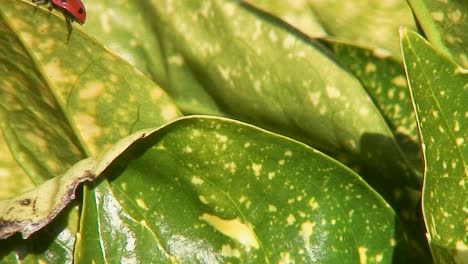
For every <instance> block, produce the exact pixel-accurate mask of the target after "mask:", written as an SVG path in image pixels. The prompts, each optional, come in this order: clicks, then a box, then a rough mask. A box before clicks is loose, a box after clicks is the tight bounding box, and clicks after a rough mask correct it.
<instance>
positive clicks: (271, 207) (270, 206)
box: [268, 204, 277, 212]
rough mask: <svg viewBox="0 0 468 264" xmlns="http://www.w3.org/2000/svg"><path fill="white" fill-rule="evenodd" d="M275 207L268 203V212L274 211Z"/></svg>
mask: <svg viewBox="0 0 468 264" xmlns="http://www.w3.org/2000/svg"><path fill="white" fill-rule="evenodd" d="M276 210H277V208H276V206H274V205H272V204H269V205H268V211H270V212H276Z"/></svg>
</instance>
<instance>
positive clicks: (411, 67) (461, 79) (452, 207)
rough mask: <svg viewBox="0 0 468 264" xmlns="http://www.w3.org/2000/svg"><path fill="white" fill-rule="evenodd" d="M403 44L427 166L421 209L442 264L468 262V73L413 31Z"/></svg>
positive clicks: (403, 33)
mask: <svg viewBox="0 0 468 264" xmlns="http://www.w3.org/2000/svg"><path fill="white" fill-rule="evenodd" d="M401 38H402V40H401V45H402V51H403V55H404V61H405V68H406V72H407V75H408V79H409V85H410V91H411V97H412V101H413V105H414V108H415V111H416V117H417V120H418V126H419V133H420V137H421V143H422V150H423V155H424V162H425V172H424V187H423V197H422V206H423V213H424V219H425V223H426V227H427V232H428V240H429V245H430V247H431V250H432V254H433V256H434V258H435V260H436V262H437V263H454V262H458V263H464V262H466V260H467V259H468V234H467V229H466V219H467V211H466V208H467V207H468V200H467V197H468V196H467V194H468V193H467V191H466V182H467V180H468V170H467V165H466V158H467V154H468V148H467V147H466V140H467V138H468V130H467V129H466V127H467V125H468V123H467V112H466V105H467V103H468V71H467V70H466V69H463V68H462V67H460V66H459V65H457V64H456V63H455V62H453V61H452V60H451V59H450V58H448V57H447V56H446V55H445V54H444V53H443V52H441V51H439V50H437V49H435V48H433V47H432V46H431V45H430V44H429V43H428V42H427V41H426V40H424V39H423V38H422V37H420V36H419V35H417V34H416V33H414V32H411V31H408V30H406V29H403V30H401Z"/></svg>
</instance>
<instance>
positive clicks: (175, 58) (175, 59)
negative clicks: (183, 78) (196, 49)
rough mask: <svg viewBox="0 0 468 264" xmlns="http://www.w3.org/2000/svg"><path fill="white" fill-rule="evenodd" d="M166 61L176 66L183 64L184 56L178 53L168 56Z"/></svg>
mask: <svg viewBox="0 0 468 264" xmlns="http://www.w3.org/2000/svg"><path fill="white" fill-rule="evenodd" d="M168 61H169V63H170V64H174V65H177V66H182V65H184V57H182V56H181V55H180V54H176V55H172V56H169V58H168Z"/></svg>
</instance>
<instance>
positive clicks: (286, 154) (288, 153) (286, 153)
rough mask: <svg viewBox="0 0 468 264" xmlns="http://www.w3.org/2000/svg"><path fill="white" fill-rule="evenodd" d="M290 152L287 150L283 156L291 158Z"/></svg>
mask: <svg viewBox="0 0 468 264" xmlns="http://www.w3.org/2000/svg"><path fill="white" fill-rule="evenodd" d="M292 154H293V153H292V151H290V150H287V151H286V152H284V155H285V156H287V157H292Z"/></svg>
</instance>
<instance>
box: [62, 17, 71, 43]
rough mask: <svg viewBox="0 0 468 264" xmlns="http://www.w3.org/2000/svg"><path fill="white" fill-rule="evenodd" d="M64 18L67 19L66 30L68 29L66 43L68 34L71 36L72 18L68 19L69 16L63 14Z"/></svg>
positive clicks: (68, 38)
mask: <svg viewBox="0 0 468 264" xmlns="http://www.w3.org/2000/svg"><path fill="white" fill-rule="evenodd" d="M64 15H65V14H64ZM65 20H66V21H67V31H68V34H67V43H68V41H69V40H70V36H71V33H72V30H73V26H72V20H71V19H70V17H69V16H67V15H65Z"/></svg>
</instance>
